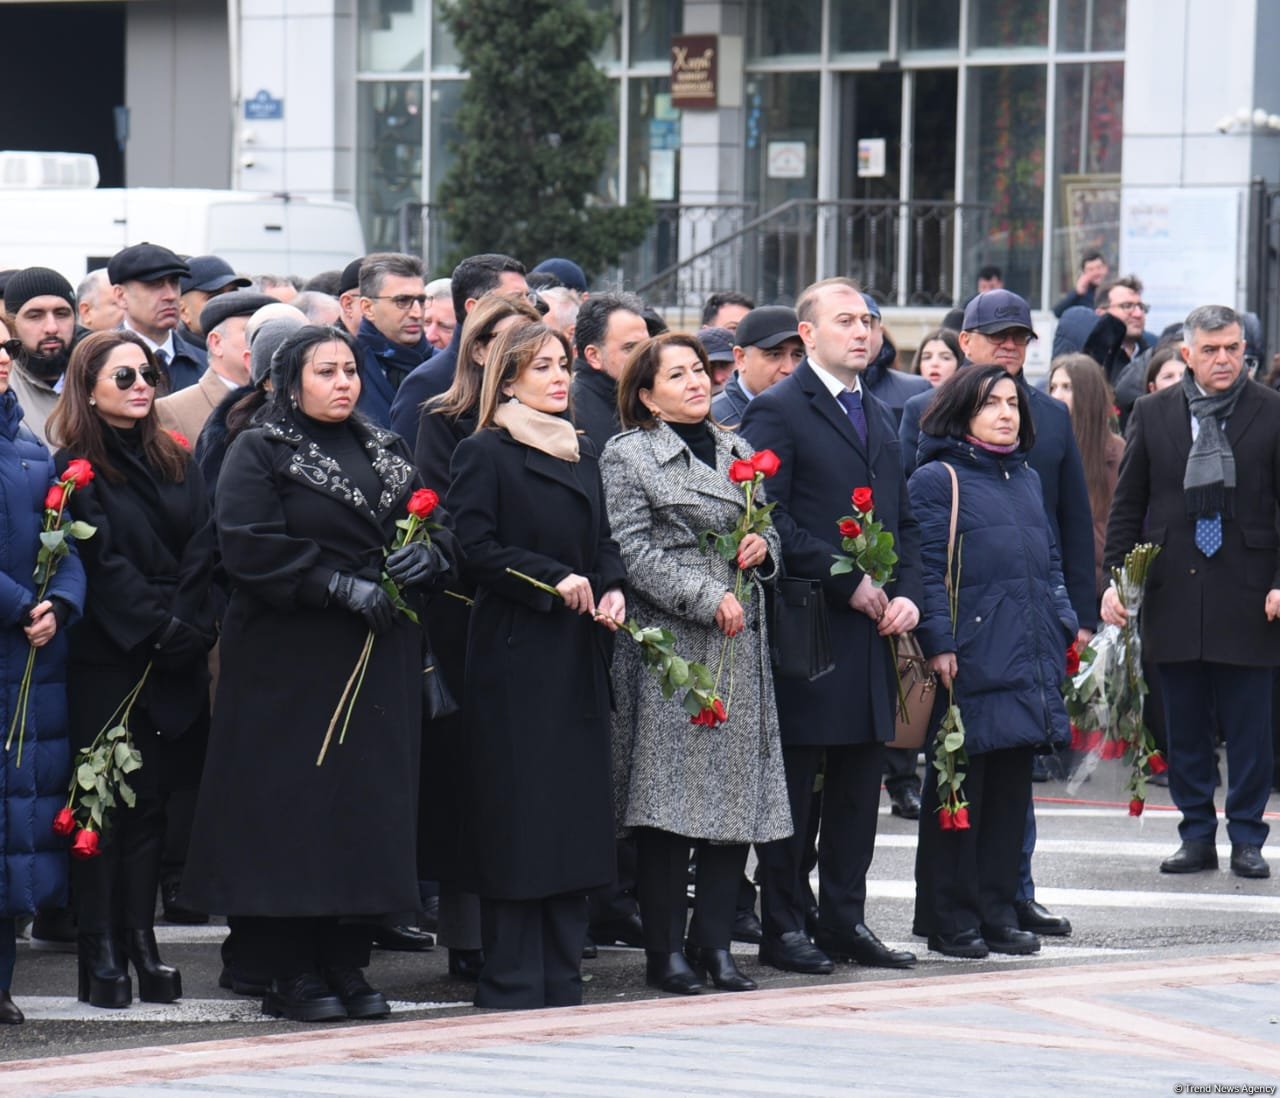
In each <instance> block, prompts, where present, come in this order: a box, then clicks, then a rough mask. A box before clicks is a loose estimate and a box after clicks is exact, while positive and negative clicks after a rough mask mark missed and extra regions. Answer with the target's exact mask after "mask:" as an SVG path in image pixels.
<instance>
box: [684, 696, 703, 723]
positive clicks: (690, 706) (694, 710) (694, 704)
mask: <svg viewBox="0 0 1280 1098" xmlns="http://www.w3.org/2000/svg"><path fill="white" fill-rule="evenodd" d="M704 708H705V706H704V705H703V704H702V702H701V701H700V700H699V699H698V695H697V693H696V692H695V691H693V690H690V691H689V692H688V693H687V694H685V696H684V711H685V712H686V713H688V714H689V716H691V717H696V716H697V715H698V714H699V713H701V712H702V710H703V709H704Z"/></svg>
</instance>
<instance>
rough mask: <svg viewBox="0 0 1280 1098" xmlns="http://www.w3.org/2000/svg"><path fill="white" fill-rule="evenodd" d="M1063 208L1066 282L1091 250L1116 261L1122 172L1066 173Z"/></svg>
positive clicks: (1074, 275)
mask: <svg viewBox="0 0 1280 1098" xmlns="http://www.w3.org/2000/svg"><path fill="white" fill-rule="evenodd" d="M1062 209H1063V213H1064V216H1065V218H1066V228H1067V241H1066V243H1067V248H1066V252H1067V256H1066V258H1067V270H1066V272H1065V275H1066V283H1067V284H1068V285H1070V284H1071V283H1073V282H1075V280H1076V276H1077V275H1078V274H1079V273H1080V262H1081V260H1082V259H1083V258H1084V256H1085V255H1087V254H1088V253H1089V252H1101V253H1102V254H1103V255H1104V256H1106V257H1107V262H1108V263H1112V262H1114V261H1115V258H1116V256H1117V255H1118V254H1119V251H1120V247H1119V243H1120V176H1118V175H1103V174H1100V173H1099V174H1096V175H1064V176H1063V177H1062Z"/></svg>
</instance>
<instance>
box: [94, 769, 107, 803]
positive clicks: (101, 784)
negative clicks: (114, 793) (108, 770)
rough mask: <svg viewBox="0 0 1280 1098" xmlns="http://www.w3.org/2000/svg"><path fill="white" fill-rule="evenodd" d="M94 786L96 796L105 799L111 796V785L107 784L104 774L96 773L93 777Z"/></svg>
mask: <svg viewBox="0 0 1280 1098" xmlns="http://www.w3.org/2000/svg"><path fill="white" fill-rule="evenodd" d="M93 784H94V787H95V788H96V789H97V790H98V796H99V797H101V798H102V799H103V800H106V799H107V798H108V797H110V796H111V787H110V786H109V785H107V776H106V775H105V774H97V775H95V777H94V779H93Z"/></svg>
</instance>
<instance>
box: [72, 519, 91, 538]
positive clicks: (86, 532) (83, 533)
mask: <svg viewBox="0 0 1280 1098" xmlns="http://www.w3.org/2000/svg"><path fill="white" fill-rule="evenodd" d="M97 532H98V528H97V527H96V526H91V525H90V524H89V523H87V522H81V521H79V520H78V519H77V520H76V521H75V522H72V523H69V524H68V525H67V533H68V534H70V535H71V536H72V537H73V538H75V539H76V541H86V540H87V539H89V538H91V537H93V535H94V534H96V533H97Z"/></svg>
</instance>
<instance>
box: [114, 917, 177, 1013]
mask: <svg viewBox="0 0 1280 1098" xmlns="http://www.w3.org/2000/svg"><path fill="white" fill-rule="evenodd" d="M124 943H125V951H126V952H127V953H128V955H129V960H130V961H131V962H132V963H133V971H134V972H136V973H137V974H138V998H139V999H141V1000H142V1001H143V1002H144V1003H172V1002H176V1001H177V1000H178V999H181V998H182V973H180V972H179V971H178V970H177V969H176V968H174V967H173V966H172V965H167V964H165V963H164V962H163V961H162V960H160V951H159V950H158V949H157V947H156V932H155V931H154V930H126V931H125V932H124Z"/></svg>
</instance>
